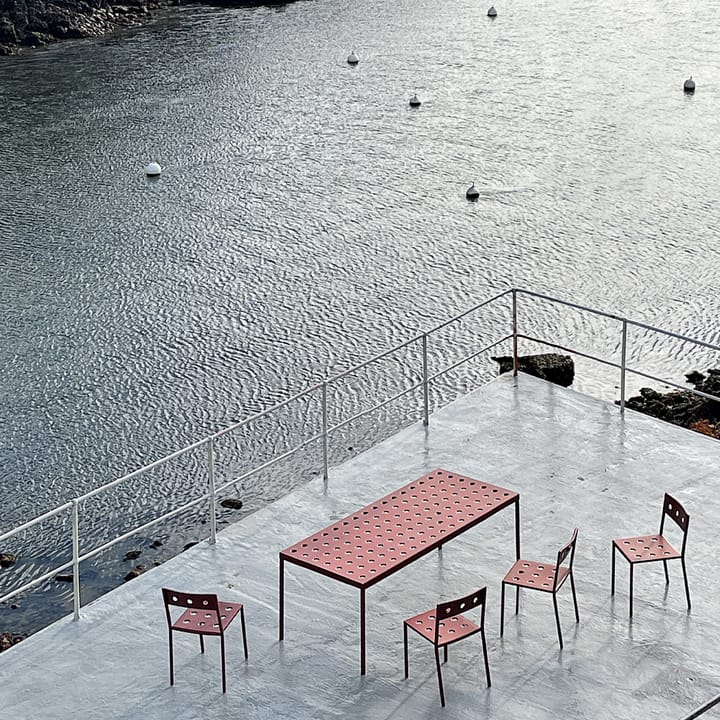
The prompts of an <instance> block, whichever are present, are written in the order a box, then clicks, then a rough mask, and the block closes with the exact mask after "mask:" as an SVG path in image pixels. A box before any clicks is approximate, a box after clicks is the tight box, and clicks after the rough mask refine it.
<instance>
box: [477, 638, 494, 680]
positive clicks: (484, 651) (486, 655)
mask: <svg viewBox="0 0 720 720" xmlns="http://www.w3.org/2000/svg"><path fill="white" fill-rule="evenodd" d="M480 637H481V638H482V646H483V657H484V658H485V678H486V679H487V684H488V687H490V686H491V685H492V683H491V682H490V663H489V662H488V651H487V641H486V640H485V628H484V627H482V628H480Z"/></svg>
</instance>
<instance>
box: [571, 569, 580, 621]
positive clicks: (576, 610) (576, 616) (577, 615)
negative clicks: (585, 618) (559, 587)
mask: <svg viewBox="0 0 720 720" xmlns="http://www.w3.org/2000/svg"><path fill="white" fill-rule="evenodd" d="M570 588H571V589H572V596H573V603H575V622H580V611H579V610H578V604H577V595H576V594H575V578H574V577H573V574H572V573H570Z"/></svg>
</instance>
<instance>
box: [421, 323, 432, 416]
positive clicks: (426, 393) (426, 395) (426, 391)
mask: <svg viewBox="0 0 720 720" xmlns="http://www.w3.org/2000/svg"><path fill="white" fill-rule="evenodd" d="M422 355H423V356H422V360H423V425H425V426H426V427H427V426H428V424H429V423H430V386H429V384H428V336H427V333H423V336H422Z"/></svg>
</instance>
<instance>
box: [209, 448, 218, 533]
mask: <svg viewBox="0 0 720 720" xmlns="http://www.w3.org/2000/svg"><path fill="white" fill-rule="evenodd" d="M208 496H209V499H210V503H209V505H210V544H211V545H214V544H215V541H216V540H217V512H216V510H217V498H216V497H215V441H214V440H213V438H210V439H209V440H208Z"/></svg>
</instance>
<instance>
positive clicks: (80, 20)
mask: <svg viewBox="0 0 720 720" xmlns="http://www.w3.org/2000/svg"><path fill="white" fill-rule="evenodd" d="M172 4H176V3H175V2H174V0H80V1H78V0H0V54H4V55H8V54H12V53H13V52H16V51H17V50H18V49H19V48H21V47H37V46H39V45H45V44H48V43H52V42H55V41H56V40H64V39H67V38H89V37H99V36H102V35H105V34H107V33H109V32H112V31H113V30H115V29H117V28H120V27H126V26H129V25H136V24H138V23H140V22H142V21H145V20H148V19H150V18H151V17H153V15H155V14H156V13H157V12H158V11H159V10H161V9H164V8H167V7H169V6H170V5H172Z"/></svg>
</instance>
